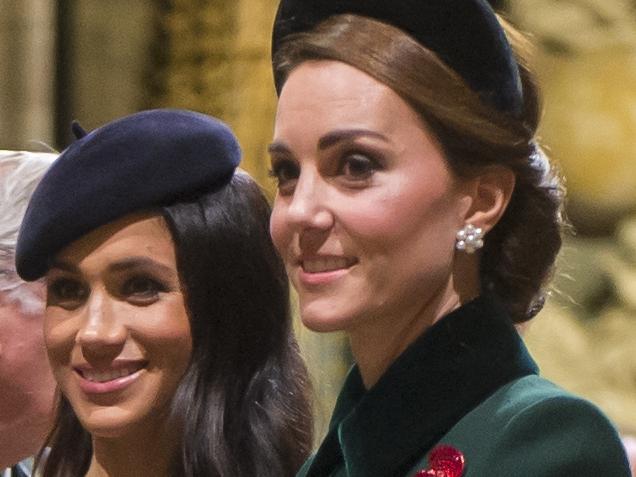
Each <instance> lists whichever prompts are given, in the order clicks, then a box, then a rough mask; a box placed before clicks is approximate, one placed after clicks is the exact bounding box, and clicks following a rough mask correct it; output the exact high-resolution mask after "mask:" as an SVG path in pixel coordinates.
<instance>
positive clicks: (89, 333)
mask: <svg viewBox="0 0 636 477" xmlns="http://www.w3.org/2000/svg"><path fill="white" fill-rule="evenodd" d="M83 314H84V316H83V317H82V319H83V323H82V325H81V328H80V329H79V331H78V333H77V336H76V342H77V343H78V344H79V345H80V347H81V350H82V354H83V355H84V358H85V359H86V360H88V361H89V362H91V361H95V360H100V359H113V358H114V357H116V356H117V355H118V354H119V353H120V352H121V350H122V348H123V346H124V344H125V342H126V338H127V336H128V330H127V328H126V326H125V324H124V323H123V322H122V320H121V319H120V317H118V316H117V313H115V310H114V302H113V298H111V297H109V296H108V295H107V293H102V292H98V291H95V290H94V291H93V293H91V295H90V297H89V299H88V301H87V303H86V306H85V308H84V313H83Z"/></svg>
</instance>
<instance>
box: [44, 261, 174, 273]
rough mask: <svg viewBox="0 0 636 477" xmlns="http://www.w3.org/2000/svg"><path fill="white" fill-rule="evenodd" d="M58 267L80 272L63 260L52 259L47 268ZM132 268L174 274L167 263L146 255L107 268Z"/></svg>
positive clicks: (122, 270)
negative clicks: (150, 269)
mask: <svg viewBox="0 0 636 477" xmlns="http://www.w3.org/2000/svg"><path fill="white" fill-rule="evenodd" d="M53 268H59V269H60V270H64V271H68V272H73V273H80V270H79V268H78V267H77V266H76V265H74V264H72V263H68V262H65V261H63V260H53V261H52V262H51V264H50V266H49V269H53ZM134 268H155V269H158V270H159V271H160V272H163V273H170V274H174V272H175V271H174V270H173V269H172V268H170V267H168V266H167V265H164V264H162V263H159V262H157V261H155V260H152V259H151V258H148V257H129V258H125V259H123V260H119V261H117V262H115V263H112V264H110V265H109V266H108V270H109V271H110V272H124V271H127V270H131V269H134Z"/></svg>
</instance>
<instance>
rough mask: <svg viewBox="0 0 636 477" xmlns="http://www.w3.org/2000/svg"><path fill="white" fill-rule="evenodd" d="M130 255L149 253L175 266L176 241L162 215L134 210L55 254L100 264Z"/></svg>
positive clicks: (70, 260)
mask: <svg viewBox="0 0 636 477" xmlns="http://www.w3.org/2000/svg"><path fill="white" fill-rule="evenodd" d="M127 257H149V258H152V259H153V260H156V261H157V262H161V263H164V264H166V265H170V266H174V264H175V262H176V258H175V251H174V243H173V240H172V236H171V234H170V232H169V230H168V227H167V225H166V223H165V220H164V218H163V217H161V216H160V215H158V214H131V215H128V216H126V217H124V218H121V219H119V220H116V221H114V222H111V223H108V224H106V225H103V226H101V227H98V228H97V229H95V230H92V231H91V232H89V233H88V234H86V235H84V236H82V237H80V238H79V239H78V240H76V241H74V242H72V243H71V244H70V245H68V246H67V247H65V248H64V249H63V250H62V251H61V252H59V253H58V254H57V255H56V256H55V260H54V261H55V262H58V263H59V262H62V263H67V264H73V265H76V266H79V267H91V266H99V265H101V264H103V263H104V264H108V263H110V262H112V261H116V260H122V259H125V258H127Z"/></svg>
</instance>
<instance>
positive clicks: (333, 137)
mask: <svg viewBox="0 0 636 477" xmlns="http://www.w3.org/2000/svg"><path fill="white" fill-rule="evenodd" d="M359 137H373V138H376V139H380V140H382V141H384V142H390V141H389V139H388V138H387V137H386V136H385V135H383V134H380V133H379V132H375V131H370V130H368V129H339V130H337V131H332V132H330V133H327V134H325V135H324V136H322V137H321V138H320V139H319V140H318V149H319V150H324V149H328V148H330V147H331V146H333V145H335V144H337V143H339V142H343V141H351V140H354V139H357V138H359ZM267 150H268V151H269V152H270V153H289V152H290V149H289V147H288V146H287V144H285V143H284V142H281V141H274V142H273V143H271V144H270V145H269V146H268V147H267Z"/></svg>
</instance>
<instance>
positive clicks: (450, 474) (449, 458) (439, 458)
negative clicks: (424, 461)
mask: <svg viewBox="0 0 636 477" xmlns="http://www.w3.org/2000/svg"><path fill="white" fill-rule="evenodd" d="M463 472H464V454H462V453H461V452H460V451H458V450H457V449H455V448H454V447H451V446H445V445H441V446H437V447H435V448H434V449H433V450H432V451H431V453H430V454H429V455H428V469H424V470H419V471H417V473H416V474H415V475H414V477H461V475H462V473H463Z"/></svg>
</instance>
